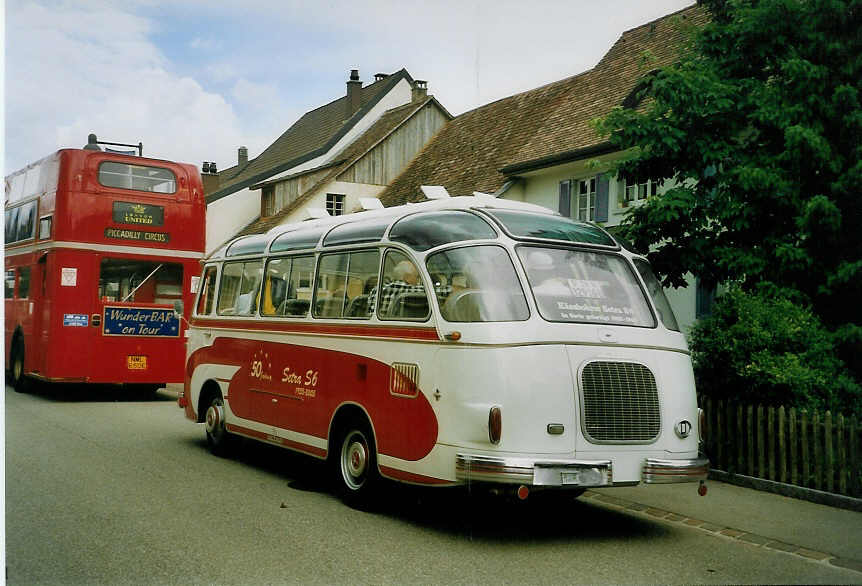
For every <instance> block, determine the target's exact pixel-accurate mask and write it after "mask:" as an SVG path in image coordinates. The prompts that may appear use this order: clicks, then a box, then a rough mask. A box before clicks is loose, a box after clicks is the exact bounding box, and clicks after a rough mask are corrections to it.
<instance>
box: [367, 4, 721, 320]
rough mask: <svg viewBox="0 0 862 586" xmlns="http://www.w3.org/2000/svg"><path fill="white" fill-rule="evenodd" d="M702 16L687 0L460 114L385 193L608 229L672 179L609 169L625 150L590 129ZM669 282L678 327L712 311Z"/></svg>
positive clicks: (670, 54) (390, 201)
mask: <svg viewBox="0 0 862 586" xmlns="http://www.w3.org/2000/svg"><path fill="white" fill-rule="evenodd" d="M706 19H707V14H706V11H705V10H704V9H702V8H699V7H697V6H692V7H689V8H686V9H683V10H681V11H678V12H676V13H673V14H670V15H668V16H665V17H663V18H660V19H658V20H655V21H653V22H650V23H647V24H644V25H642V26H639V27H637V28H634V29H632V30H629V31H626V32H625V33H623V34H622V36H621V37H620V39H619V40H618V41H617V42H616V43H615V44H614V45H613V47H611V49H610V50H609V51H608V53H607V54H606V55H605V56H604V57H603V58H602V59H601V61H600V62H599V63H598V64H597V65H596V67H595V68H593V69H591V70H589V71H587V72H584V73H581V74H579V75H576V76H573V77H570V78H567V79H563V80H560V81H557V82H553V83H551V84H548V85H546V86H542V87H540V88H536V89H534V90H529V91H527V92H523V93H521V94H517V95H514V96H510V97H508V98H504V99H502V100H498V101H496V102H493V103H491V104H487V105H485V106H481V107H479V108H477V109H475V110H472V111H470V112H467V113H465V114H462V115H461V116H458V117H457V118H455V119H454V120H452V121H451V122H450V123H449V124H448V125H447V126H446V127H444V128H443V129H442V130H441V131H440V132H439V134H438V135H437V136H436V137H435V139H434V140H433V141H432V142H431V143H429V144H428V145H427V147H426V148H425V150H424V151H423V152H422V153H421V155H420V156H418V157H417V158H416V159H415V160H414V161H413V162H412V163H411V164H410V165H409V166H408V168H407V169H406V170H405V171H404V172H403V173H402V174H401V175H400V176H399V177H398V178H397V179H396V180H395V181H394V182H393V183H392V185H390V186H389V187H388V188H387V189H386V190H385V191H384V192H383V193H382V194H381V200H382V201H383V203H384V204H385V205H387V206H389V205H396V204H400V203H405V202H409V201H418V200H421V199H422V195H421V191H420V189H419V186H420V185H423V184H424V185H442V186H444V187H445V188H446V189H447V190H448V191H449V192H450V193H452V194H453V195H467V194H470V193H472V192H473V191H481V192H485V193H489V194H494V195H496V196H497V197H501V198H506V199H513V200H518V201H525V202H529V203H534V204H538V205H542V206H544V207H547V208H548V209H551V210H554V211H558V212H560V213H561V214H563V215H565V216H568V217H572V218H576V219H581V220H586V221H591V222H596V223H597V224H599V225H602V226H604V227H606V228H611V229H613V227H614V226H617V225H619V224H620V223H621V222H622V221H623V220H624V218H625V216H626V212H627V210H628V209H630V208H631V207H632V206H637V205H640V204H641V203H642V202H643V201H645V200H646V199H647V198H649V197H651V196H654V195H656V194H658V193H661V192H662V190H663V189H665V188H667V187H669V186H664V185H655V184H652V183H651V182H649V181H635V182H631V183H629V184H626V183H625V182H624V181H622V180H620V179H619V178H617V177H616V176H614V175H613V174H612V167H613V164H614V162H615V161H616V160H618V159H619V158H620V157H622V156H623V155H624V153H621V152H619V151H617V150H615V149H614V148H613V146H612V145H610V144H609V143H608V142H607V140H606V137H603V136H601V135H600V134H598V132H597V131H596V130H595V127H594V121H595V120H596V119H598V118H601V117H603V116H605V115H607V113H608V112H610V110H611V109H612V108H614V107H630V108H637V107H639V106H640V104H639V103H637V102H635V101H634V100H633V96H634V93H635V92H634V90H635V88H636V87H637V84H638V83H639V82H640V80H642V79H643V77H644V76H646V75H649V74H650V73H651V72H652V71H654V70H655V69H657V68H659V67H662V66H665V65H668V64H671V63H673V62H674V61H675V60H676V59H678V57H679V55H680V54H681V51H683V50H684V47H685V46H686V43H687V42H688V39H690V37H691V34H692V33H693V31H694V30H695V29H696V28H697V27H699V26H702V25H703V24H704V23H705V22H706ZM689 281H690V286H688V287H686V288H682V289H669V290H667V291H666V293H667V295H668V298H669V299H670V301H671V304H672V305H673V307H674V311H675V313H676V315H677V319H678V320H679V322H680V324H681V326H682V327H683V329H684V330H687V329H689V328H690V326H691V325H692V324H693V323H694V321H695V320H696V318H697V317H699V316H700V315H701V314H703V313H705V312H706V311H708V305H709V301H710V299H711V296H712V292H711V291H709V290H706V289H702V288H701V287H699V283H697V281H696V280H695V279H694V278H692V279H690V280H689Z"/></svg>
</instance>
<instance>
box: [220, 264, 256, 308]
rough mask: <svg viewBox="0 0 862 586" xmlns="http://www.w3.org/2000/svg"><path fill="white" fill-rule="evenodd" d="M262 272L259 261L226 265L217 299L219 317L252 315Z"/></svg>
mask: <svg viewBox="0 0 862 586" xmlns="http://www.w3.org/2000/svg"><path fill="white" fill-rule="evenodd" d="M262 272H263V270H262V267H261V262H260V261H246V262H232V263H226V264H225V265H224V268H223V269H222V275H221V287H220V288H219V297H218V314H219V315H254V313H255V312H256V311H257V301H258V298H259V297H260V281H261V273H262Z"/></svg>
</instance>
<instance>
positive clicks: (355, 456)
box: [341, 431, 368, 490]
mask: <svg viewBox="0 0 862 586" xmlns="http://www.w3.org/2000/svg"><path fill="white" fill-rule="evenodd" d="M367 466H368V446H367V445H366V443H365V438H364V437H363V436H362V434H361V433H359V432H358V431H353V432H351V433H350V434H349V435H348V436H347V437H346V438H344V445H343V446H342V449H341V473H342V474H341V475H342V477H343V478H344V482H345V483H346V484H347V486H349V487H350V488H351V489H353V490H356V489H359V488H361V487H362V485H363V484H365V471H366V468H367Z"/></svg>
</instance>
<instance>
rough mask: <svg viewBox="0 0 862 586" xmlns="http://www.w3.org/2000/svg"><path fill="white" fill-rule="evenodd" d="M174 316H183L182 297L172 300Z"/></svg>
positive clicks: (180, 317) (179, 317)
mask: <svg viewBox="0 0 862 586" xmlns="http://www.w3.org/2000/svg"><path fill="white" fill-rule="evenodd" d="M174 316H176V318H177V319H182V318H183V300H182V299H175V300H174Z"/></svg>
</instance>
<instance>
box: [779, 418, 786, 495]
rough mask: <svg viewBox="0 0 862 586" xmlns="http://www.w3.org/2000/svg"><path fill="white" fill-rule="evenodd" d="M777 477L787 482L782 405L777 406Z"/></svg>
mask: <svg viewBox="0 0 862 586" xmlns="http://www.w3.org/2000/svg"><path fill="white" fill-rule="evenodd" d="M778 478H779V480H780V481H781V482H784V483H785V484H786V483H787V444H786V443H785V441H784V405H782V406H781V407H779V408H778Z"/></svg>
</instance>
